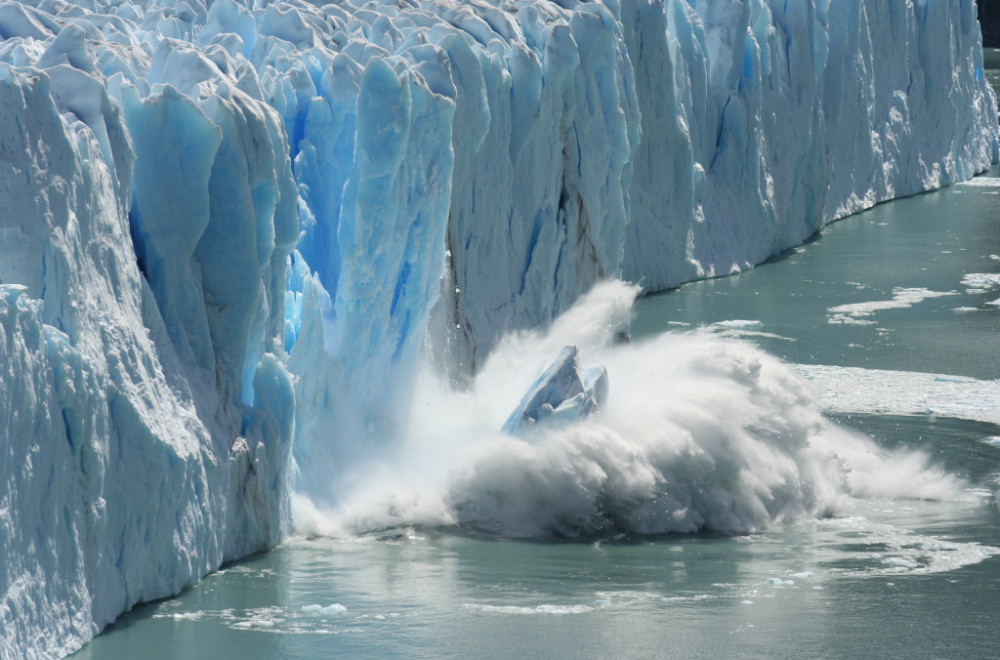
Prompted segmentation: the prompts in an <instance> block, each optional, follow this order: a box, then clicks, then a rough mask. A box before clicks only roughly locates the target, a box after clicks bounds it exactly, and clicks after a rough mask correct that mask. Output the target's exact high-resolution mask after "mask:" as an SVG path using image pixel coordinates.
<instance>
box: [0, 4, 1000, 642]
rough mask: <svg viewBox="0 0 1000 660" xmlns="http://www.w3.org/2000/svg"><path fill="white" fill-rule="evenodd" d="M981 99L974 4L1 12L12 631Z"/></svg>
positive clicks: (704, 273)
mask: <svg viewBox="0 0 1000 660" xmlns="http://www.w3.org/2000/svg"><path fill="white" fill-rule="evenodd" d="M996 117H997V104H996V100H995V98H994V95H993V93H992V91H991V90H990V88H989V86H988V84H987V82H986V80H985V76H984V75H983V63H982V48H981V37H980V30H979V26H978V23H977V21H976V6H975V2H974V1H973V0H948V1H935V0H839V1H838V2H830V1H829V0H803V1H801V2H793V3H789V2H785V1H784V0H780V1H779V0H746V1H737V0H697V1H695V0H603V1H602V2H577V1H576V0H559V1H558V2H548V1H529V0H522V1H520V2H516V1H512V0H503V1H493V0H489V1H487V0H469V1H463V2H457V1H452V0H421V1H417V0H393V1H391V2H390V1H389V0H373V1H371V2H367V3H361V2H357V3H352V2H349V1H347V0H343V1H340V2H330V3H322V2H307V1H305V0H292V1H280V2H279V1H275V2H271V1H268V0H254V1H252V2H251V1H249V0H246V1H244V0H239V1H238V0H215V1H214V2H212V1H205V0H164V1H162V2H153V1H132V0H78V1H76V2H64V1H63V0H21V1H16V2H15V1H10V0H5V1H3V2H0V203H2V205H3V211H2V212H0V329H2V332H0V364H2V365H3V366H2V367H0V392H2V394H3V396H0V419H3V420H4V423H3V426H0V455H2V456H3V459H2V462H0V482H2V486H0V552H2V554H3V556H4V558H5V561H4V562H3V567H2V569H0V594H2V595H0V657H3V658H8V657H11V658H12V657H27V658H36V657H51V656H59V655H64V654H66V653H68V652H71V651H72V650H74V649H76V648H78V647H79V646H81V645H82V644H83V643H85V642H86V640H87V639H89V638H90V637H92V636H93V635H94V634H96V633H97V632H98V631H99V630H100V629H101V628H103V627H104V626H105V625H107V624H108V623H109V622H110V621H112V620H114V618H115V617H116V616H118V615H119V614H120V613H121V612H123V611H126V610H127V609H129V608H130V607H132V606H133V605H135V604H136V603H138V602H142V601H147V600H151V599H155V598H160V597H164V596H167V595H170V594H173V593H177V592H178V591H179V590H181V589H183V588H184V587H186V586H189V585H191V584H193V583H194V582H195V581H197V580H198V579H200V577H202V576H203V575H205V574H206V573H208V572H210V571H212V570H214V569H216V568H217V567H218V566H219V565H220V564H221V563H222V562H224V561H227V560H231V559H235V558H238V557H241V556H244V555H246V554H248V553H251V552H255V551H258V550H261V549H265V548H268V547H271V546H273V545H274V544H275V543H277V542H278V541H279V540H280V539H281V538H282V536H283V535H284V534H286V533H288V531H289V529H290V524H291V514H290V507H291V505H290V499H289V498H290V492H291V491H292V490H293V489H294V490H295V491H297V492H300V493H305V494H307V495H308V496H309V497H310V498H312V499H313V500H314V501H315V502H317V503H320V504H322V503H326V504H333V503H336V502H337V501H339V500H340V499H342V498H343V497H344V495H345V494H346V493H349V492H351V490H352V489H356V488H358V487H359V485H360V484H358V483H357V480H358V479H359V478H361V477H359V476H358V475H360V474H361V472H360V471H358V470H353V469H352V468H353V466H356V465H358V464H360V463H362V462H364V461H366V460H368V459H369V458H370V457H371V456H373V455H377V454H378V453H379V452H381V451H384V450H385V448H386V447H387V446H389V445H391V444H392V442H393V439H394V438H396V437H398V436H399V435H400V434H402V433H403V432H404V429H403V428H402V427H403V426H404V425H405V423H406V420H407V414H406V411H407V410H408V406H409V405H410V402H411V400H412V397H413V395H414V392H415V390H416V389H418V388H419V387H420V381H419V372H420V369H421V365H422V364H423V362H424V361H425V360H430V361H432V362H433V364H434V365H435V366H436V369H437V370H438V371H439V372H440V373H443V374H446V375H447V376H448V378H449V379H450V380H451V381H452V382H453V383H454V384H455V386H456V387H459V388H461V387H463V386H467V385H469V383H470V382H471V379H472V378H473V376H474V374H476V373H477V372H478V371H480V370H481V369H482V368H483V367H484V365H485V364H486V362H487V358H488V357H489V355H490V354H491V352H492V351H493V350H494V349H495V347H496V346H497V345H498V344H499V343H500V342H501V338H502V337H503V336H505V335H506V334H507V333H510V332H515V331H519V330H527V329H530V328H536V327H545V326H547V325H549V324H551V323H552V322H553V320H554V319H556V318H557V317H558V316H559V315H560V314H562V313H563V312H566V311H567V310H569V309H570V308H571V306H572V305H573V303H574V302H575V301H577V300H578V299H579V298H580V297H581V296H582V295H583V294H584V293H585V292H587V291H589V290H590V289H591V288H592V287H593V286H594V285H595V284H596V283H598V282H601V281H603V280H607V279H622V280H627V281H633V282H639V283H641V285H642V286H643V287H644V288H645V289H646V290H648V291H658V290H663V289H667V288H670V287H673V286H676V285H678V284H680V283H683V282H685V281H689V280H692V279H696V278H703V277H712V276H716V275H724V274H728V273H732V272H736V271H739V270H741V269H744V268H748V267H751V266H753V265H754V264H757V263H760V262H761V261H763V260H765V259H767V258H768V257H770V256H772V255H775V254H777V253H780V252H781V251H783V250H785V249H787V248H789V247H791V246H794V245H797V244H799V243H801V242H802V241H804V240H805V239H806V238H808V237H809V236H811V235H812V234H814V233H815V232H816V231H817V230H818V229H820V228H821V227H822V226H824V225H825V224H826V223H828V222H831V221H833V220H835V219H837V218H839V217H843V216H845V215H848V214H851V213H854V212H856V211H859V210H861V209H864V208H867V207H870V206H872V205H874V204H876V203H878V202H880V201H884V200H888V199H891V198H894V197H899V196H902V195H909V194H913V193H916V192H920V191H924V190H929V189H933V188H936V187H940V186H944V185H948V184H950V183H953V182H956V181H960V180H964V179H968V178H969V177H971V176H972V175H974V174H975V173H977V172H979V171H982V170H984V169H985V168H987V167H988V166H989V165H990V163H992V162H996V161H997V160H998V157H1000V143H998V128H997V119H996ZM622 323H624V322H622ZM625 332H627V330H626V329H625V328H617V327H613V328H611V333H612V334H613V335H616V334H622V333H625ZM556 350H558V347H557V349H556ZM552 357H553V355H550V356H549V357H548V361H549V362H551V359H552ZM584 357H586V356H584ZM612 388H613V385H612ZM516 400H517V399H515V402H516ZM508 411H509V410H508ZM501 421H502V420H501ZM497 430H498V431H499V426H498V428H497ZM484 506H487V505H484ZM488 506H492V504H489V505H488Z"/></svg>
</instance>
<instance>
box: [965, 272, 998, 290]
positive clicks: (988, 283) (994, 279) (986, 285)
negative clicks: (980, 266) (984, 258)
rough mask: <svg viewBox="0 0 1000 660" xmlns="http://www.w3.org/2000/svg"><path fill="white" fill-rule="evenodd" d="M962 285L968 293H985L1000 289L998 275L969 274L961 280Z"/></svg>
mask: <svg viewBox="0 0 1000 660" xmlns="http://www.w3.org/2000/svg"><path fill="white" fill-rule="evenodd" d="M962 285H963V286H965V287H966V288H967V290H968V292H969V293H972V294H977V293H987V292H989V291H991V290H993V289H997V288H1000V273H969V274H968V275H966V276H965V277H963V278H962Z"/></svg>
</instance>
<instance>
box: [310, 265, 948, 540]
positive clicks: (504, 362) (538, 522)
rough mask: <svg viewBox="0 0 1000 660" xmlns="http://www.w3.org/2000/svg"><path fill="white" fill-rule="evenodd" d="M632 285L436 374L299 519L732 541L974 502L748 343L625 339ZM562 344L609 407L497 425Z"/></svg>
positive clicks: (324, 530) (342, 531)
mask: <svg viewBox="0 0 1000 660" xmlns="http://www.w3.org/2000/svg"><path fill="white" fill-rule="evenodd" d="M637 293H638V290H637V288H635V287H632V286H628V285H625V284H621V283H614V282H612V283H605V284H602V285H599V286H597V287H596V288H595V289H594V290H593V291H592V292H591V293H590V294H589V295H587V296H585V297H584V298H583V299H582V300H581V302H580V303H578V304H577V305H575V306H574V307H573V308H572V309H570V310H569V311H568V312H567V313H566V314H565V315H563V316H562V317H560V318H559V319H557V320H556V321H555V322H554V323H553V324H552V326H551V328H550V329H549V330H548V331H547V332H522V333H516V334H512V335H508V336H507V337H505V338H504V339H503V340H502V341H501V342H500V343H499V345H498V347H497V349H496V350H495V351H494V352H493V354H492V355H491V356H490V357H489V359H488V360H487V361H486V363H485V364H484V366H483V369H482V370H481V372H480V373H479V374H478V375H477V377H476V380H475V383H474V384H473V386H472V387H471V388H470V389H468V390H465V391H454V390H453V389H452V388H450V387H449V386H448V385H447V384H444V383H441V382H439V381H437V380H436V379H435V378H433V377H432V376H431V373H430V371H429V370H428V371H426V372H425V375H424V377H423V378H422V385H421V387H420V388H419V395H418V397H417V401H416V403H415V405H414V407H413V410H412V414H411V421H410V424H409V426H408V429H409V430H408V435H407V437H405V438H401V439H399V440H398V441H397V442H396V443H395V446H394V447H393V449H392V450H391V451H387V452H385V453H383V454H381V455H380V456H378V457H376V458H373V459H372V460H371V461H370V462H369V463H368V464H367V465H365V466H364V467H363V469H360V470H358V471H357V472H356V473H355V474H354V475H353V479H352V487H351V488H350V489H349V491H348V492H350V493H351V495H350V496H348V497H347V498H346V499H344V500H343V501H342V502H341V504H340V505H339V506H338V507H337V508H335V509H325V510H320V509H319V508H317V507H316V506H314V505H313V504H312V503H311V502H310V501H308V500H307V499H305V498H304V497H301V496H300V497H298V498H297V499H296V502H295V506H294V508H295V510H296V515H297V526H298V529H299V530H300V531H302V532H304V533H308V534H319V535H334V536H337V535H350V534H356V533H361V532H366V531H370V530H378V529H388V528H396V527H400V526H406V525H421V526H429V527H442V526H443V527H448V526H461V527H465V528H472V529H476V530H480V531H486V532H489V533H497V534H502V535H507V536H516V537H550V536H567V537H607V536H612V535H614V534H616V533H621V532H635V533H645V534H658V533H666V532H693V531H698V530H713V531H722V532H731V533H738V532H749V531H753V530H756V529H759V528H762V527H765V526H767V525H769V524H771V523H773V522H775V521H778V520H786V519H801V518H809V517H813V516H816V515H824V514H836V513H838V512H842V511H846V510H847V509H848V508H849V507H850V504H851V501H852V498H854V497H890V498H928V499H953V498H954V499H961V498H963V497H964V495H963V487H964V484H963V483H962V482H961V480H959V479H957V478H955V477H953V476H951V475H948V474H947V473H945V472H944V471H942V470H940V469H937V468H935V467H933V466H931V465H930V462H929V460H928V458H927V456H925V455H924V454H921V453H918V452H895V453H889V452H887V451H885V450H882V449H880V448H879V447H878V446H876V445H875V444H874V443H873V442H872V441H871V440H869V439H868V438H866V437H864V436H861V435H859V434H857V433H854V432H851V431H848V430H845V429H843V428H841V427H839V426H837V425H835V424H833V423H832V422H830V421H828V420H826V419H825V418H824V417H823V416H822V414H821V407H820V405H819V404H818V403H817V401H816V400H815V399H814V398H813V394H812V388H811V387H810V386H809V385H808V384H807V383H806V382H805V381H804V380H803V379H802V377H801V376H800V375H798V374H797V373H796V371H795V370H794V369H793V368H792V367H790V366H788V365H786V364H784V363H782V362H781V361H779V360H777V359H776V358H774V357H772V356H770V355H767V354H766V353H763V352H762V351H760V350H759V349H757V348H756V347H754V346H753V345H751V344H749V343H746V342H741V341H734V340H729V339H724V338H720V337H718V336H712V335H711V334H709V333H703V332H695V333H687V332H685V333H667V334H663V335H660V336H658V337H654V338H652V339H649V340H643V341H641V342H634V343H631V344H622V343H616V342H615V338H616V337H620V336H621V334H622V332H623V330H624V329H625V328H626V327H627V323H628V317H629V310H630V307H631V304H632V303H633V301H634V299H635V296H636V295H637ZM567 344H572V345H575V346H577V347H579V350H580V356H581V359H582V360H583V361H584V363H586V364H593V363H597V364H602V365H604V366H605V367H606V368H607V370H608V374H609V378H610V394H609V396H608V400H607V403H606V405H605V406H604V408H603V409H602V411H601V415H600V416H599V417H598V418H596V419H589V420H584V421H579V422H574V423H568V424H560V425H551V426H549V425H545V424H542V425H539V426H538V427H537V428H536V429H533V430H532V431H531V432H529V433H527V434H523V435H522V437H515V436H512V435H507V434H503V433H501V432H500V431H499V429H500V428H501V427H502V425H503V423H504V420H505V419H506V418H507V416H508V415H509V414H510V411H511V410H512V409H513V408H514V407H515V406H516V405H517V403H518V401H519V400H520V399H521V397H522V395H523V393H524V392H525V391H526V390H527V388H528V387H529V386H530V385H531V384H532V382H533V381H534V379H535V378H536V377H537V376H538V374H539V373H541V371H542V370H544V369H545V368H546V367H547V366H548V364H549V363H550V362H551V360H552V359H553V357H554V356H555V355H556V354H558V352H559V351H560V349H561V348H562V347H563V346H565V345H567Z"/></svg>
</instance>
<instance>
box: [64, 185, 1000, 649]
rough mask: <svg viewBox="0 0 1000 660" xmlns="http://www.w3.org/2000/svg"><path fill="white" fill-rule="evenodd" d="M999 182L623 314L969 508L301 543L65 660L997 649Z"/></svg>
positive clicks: (922, 504) (836, 230)
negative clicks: (814, 415)
mask: <svg viewBox="0 0 1000 660" xmlns="http://www.w3.org/2000/svg"><path fill="white" fill-rule="evenodd" d="M997 176H998V172H997V170H996V169H994V171H993V172H992V173H991V174H990V175H988V176H986V177H980V178H977V179H976V180H974V181H973V182H971V183H966V184H960V185H956V186H952V187H950V188H948V189H945V190H941V191H937V192H933V193H928V194H924V195H919V196H915V197H911V198H907V199H902V200H897V201H895V202H891V203H888V204H884V205H880V206H878V207H876V208H874V209H872V210H870V211H867V212H865V213H861V214H858V215H856V216H853V217H850V218H847V219H844V220H841V221H839V222H837V223H834V224H833V225H830V226H829V227H827V228H826V229H825V230H824V231H823V232H822V234H821V235H820V236H819V237H818V238H817V239H815V240H813V241H811V242H810V243H808V244H806V245H804V246H802V247H800V248H797V249H794V250H792V251H790V252H788V253H787V254H785V255H782V256H781V257H779V258H776V259H774V260H772V261H771V262H769V263H767V264H764V265H762V266H760V267H758V268H756V269H753V270H751V271H748V272H745V273H741V274H738V275H735V276H730V277H725V278H719V279H714V280H708V281H702V282H696V283H692V284H689V285H686V286H684V287H681V288H680V289H678V290H676V291H672V292H668V293H665V294H661V295H656V296H651V297H648V298H645V299H642V300H640V301H639V303H638V305H637V308H636V318H635V319H634V321H633V325H632V333H633V338H634V340H637V339H639V338H641V337H642V336H643V335H648V334H650V333H659V332H663V331H671V332H710V333H713V334H719V335H722V336H732V337H736V338H738V339H740V340H742V341H747V342H751V343H753V344H754V345H756V346H758V347H759V348H760V349H761V350H765V351H767V352H769V353H771V354H774V355H777V356H779V357H780V358H782V359H783V360H786V361H787V362H790V363H793V364H796V365H799V366H798V367H797V368H798V369H799V370H800V372H801V374H802V375H803V376H804V377H805V378H806V380H812V381H814V382H815V385H816V388H817V396H819V397H820V398H821V399H823V400H824V401H825V405H826V406H827V407H828V408H829V410H830V411H831V412H830V413H829V416H830V417H831V418H833V419H835V420H836V421H837V422H839V423H841V424H843V425H846V426H850V427H853V428H856V429H858V430H860V431H862V432H864V433H866V434H868V435H870V436H871V437H872V438H874V439H875V440H876V441H877V442H878V443H879V444H880V445H882V446H883V447H887V448H897V447H908V448H916V449H922V450H924V451H925V452H926V453H928V454H929V455H930V456H931V457H932V459H933V461H934V463H935V464H936V465H939V466H941V467H943V469H945V470H947V471H948V472H949V473H951V474H953V475H955V476H957V477H960V478H962V479H964V480H965V482H966V484H967V485H966V488H965V495H966V496H965V497H963V498H960V499H959V500H957V501H956V500H948V501H933V500H911V499H869V500H862V501H859V502H857V503H856V504H855V506H854V507H853V508H852V509H851V510H850V511H849V512H847V513H844V514H841V515H838V516H836V517H825V518H820V519H815V520H804V521H803V520H800V521H796V522H784V523H778V524H775V525H773V526H771V527H769V528H767V529H765V530H762V531H759V532H757V533H754V534H746V535H736V536H727V535H716V534H693V535H683V534H678V535H667V536H660V537H642V536H618V537H614V538H611V539H603V540H598V541H595V540H588V541H580V542H571V541H560V542H551V541H518V540H507V539H498V538H492V537H484V536H482V535H476V534H472V533H442V532H440V531H435V530H424V529H415V528H401V529H394V530H390V531H388V532H384V533H379V534H372V535H364V536H359V537H354V538H348V539H325V538H313V539H306V538H293V539H290V540H288V541H286V542H285V543H284V544H282V545H281V546H280V547H278V548H277V549H275V550H274V551H272V552H269V553H266V554H262V555H258V556H255V557H251V558H248V559H246V560H245V561H241V562H238V563H235V564H232V565H228V566H226V567H224V569H223V570H221V571H219V572H218V573H216V574H214V575H211V576H209V577H207V578H206V579H205V580H203V581H202V582H201V583H200V584H198V585H197V586H195V587H194V588H192V589H189V590H187V591H185V592H184V593H183V594H181V595H180V596H178V597H176V598H172V599H168V600H164V601H159V602H156V603H151V604H147V605H143V606H140V607H137V608H135V609H134V610H133V611H132V612H130V613H128V614H125V615H123V616H122V617H121V619H120V620H119V621H118V622H116V623H115V624H114V625H112V626H111V627H109V628H108V629H107V630H106V631H105V632H104V633H103V634H101V635H100V636H99V637H97V638H96V639H94V640H93V641H92V642H91V643H90V644H88V645H87V646H86V647H84V649H82V650H81V651H80V652H79V653H77V654H76V655H74V656H73V657H74V658H80V659H85V660H91V659H107V658H139V657H141V658H146V659H153V658H240V659H242V660H255V659H263V658H334V657H342V658H518V659H526V658H557V657H559V658H631V659H635V658H736V657H739V658H768V659H774V658H860V657H872V658H876V657H877V658H944V657H950V658H995V657H997V652H998V651H997V649H998V643H1000V632H998V631H1000V554H998V548H1000V508H998V504H997V501H996V491H997V488H998V487H1000V426H998V422H997V415H998V414H1000V412H998V411H1000V401H998V400H997V399H996V398H995V397H996V392H997V391H998V388H1000V383H997V382H995V381H997V379H1000V178H997ZM983 381H987V382H985V383H984V382H983ZM991 397H993V398H991ZM949 411H951V412H949Z"/></svg>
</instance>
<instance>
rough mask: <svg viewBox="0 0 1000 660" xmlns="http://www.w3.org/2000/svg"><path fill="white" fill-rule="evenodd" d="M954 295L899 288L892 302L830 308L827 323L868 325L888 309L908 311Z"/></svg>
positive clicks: (947, 292)
mask: <svg viewBox="0 0 1000 660" xmlns="http://www.w3.org/2000/svg"><path fill="white" fill-rule="evenodd" d="M963 283H964V281H963ZM954 295H957V294H956V293H955V292H954V291H931V290H929V289H917V288H912V289H907V288H901V287H897V288H895V289H893V290H892V300H875V301H872V302H861V303H850V304H847V305H837V306H836V307H830V308H829V309H827V312H828V313H829V316H828V317H827V322H828V323H834V324H837V323H844V324H855V325H868V324H870V323H871V322H870V321H868V320H867V318H868V317H870V316H872V315H873V314H875V312H881V311H884V310H887V309H906V308H907V307H912V306H913V305H917V304H919V303H922V302H923V301H924V300H928V299H930V298H941V297H943V296H954Z"/></svg>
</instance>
